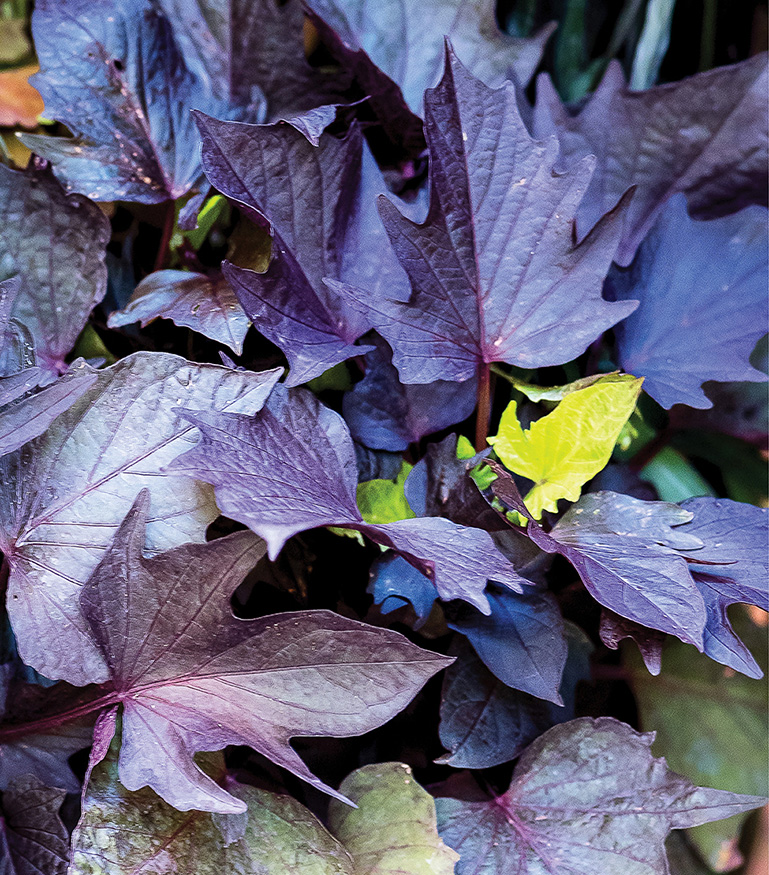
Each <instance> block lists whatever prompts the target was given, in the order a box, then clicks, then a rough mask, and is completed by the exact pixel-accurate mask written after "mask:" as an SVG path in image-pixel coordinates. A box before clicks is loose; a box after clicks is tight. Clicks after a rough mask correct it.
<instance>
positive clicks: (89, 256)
mask: <svg viewBox="0 0 769 875" xmlns="http://www.w3.org/2000/svg"><path fill="white" fill-rule="evenodd" d="M0 223H1V224H2V229H3V231H2V235H0V280H5V279H8V278H9V277H12V276H18V277H19V283H20V284H19V288H18V290H17V292H16V296H15V298H14V300H13V304H12V306H11V310H10V314H9V315H10V317H11V318H14V319H18V320H19V321H20V322H22V323H23V324H24V325H25V326H26V327H27V328H28V329H29V331H30V332H31V334H32V337H33V339H34V344H35V349H36V353H37V357H38V360H39V361H38V364H39V365H40V366H41V367H42V368H43V369H45V370H46V371H52V372H54V373H61V372H62V371H64V370H66V367H67V366H66V365H65V364H64V360H65V358H66V356H67V355H68V354H69V353H70V352H71V350H72V347H73V346H74V345H75V341H76V340H77V337H78V335H79V334H80V332H81V331H82V330H83V326H84V325H85V323H86V320H87V319H88V314H89V313H90V312H91V310H92V309H93V308H94V307H95V306H96V304H98V303H99V301H101V299H102V298H103V297H104V293H105V292H106V290H107V268H106V265H105V261H104V259H105V253H106V248H107V243H108V242H109V239H110V225H109V222H108V221H107V219H106V217H105V216H104V214H103V213H102V211H101V210H100V209H99V208H98V207H97V206H96V204H93V203H91V202H90V201H89V200H88V199H87V198H85V197H83V196H82V195H79V194H72V195H68V194H67V193H66V192H65V191H64V189H63V188H62V187H61V185H60V184H59V183H58V182H57V181H56V179H55V178H54V176H53V174H52V173H51V170H50V168H48V167H46V166H45V163H44V162H36V163H33V164H32V165H31V166H30V167H28V168H27V169H26V170H11V169H10V168H9V167H6V166H5V165H3V164H0Z"/></svg>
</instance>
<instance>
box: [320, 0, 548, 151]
mask: <svg viewBox="0 0 769 875" xmlns="http://www.w3.org/2000/svg"><path fill="white" fill-rule="evenodd" d="M306 5H307V7H308V9H309V11H310V14H311V20H312V21H313V22H314V23H315V25H316V27H317V28H318V29H319V31H320V33H321V36H322V38H323V40H324V42H325V43H326V44H327V45H328V46H329V48H330V49H331V52H332V53H333V54H334V55H335V56H336V58H337V60H338V61H339V62H340V63H341V64H342V65H343V66H344V67H345V68H346V69H348V70H349V71H351V72H352V73H353V74H354V75H355V78H356V79H357V82H358V85H359V87H360V88H361V89H362V91H363V93H365V94H366V95H368V102H369V104H370V106H371V107H372V109H373V110H374V113H375V114H376V115H377V116H378V118H379V120H380V122H381V123H382V124H383V125H384V127H385V129H386V130H387V132H388V134H389V136H390V137H391V139H393V140H394V141H395V142H396V143H399V144H402V145H403V146H404V147H405V148H406V149H407V150H409V151H415V152H417V153H418V152H419V151H420V146H422V145H423V140H422V130H421V120H420V119H419V116H420V115H421V114H422V100H423V96H424V93H425V89H426V88H432V87H433V86H434V85H436V84H437V82H438V80H439V78H440V75H441V69H442V67H443V45H444V40H445V39H446V38H447V37H448V38H449V39H450V40H451V42H452V44H453V45H454V47H455V49H456V51H457V54H458V55H459V58H460V60H461V61H462V62H463V63H464V64H465V65H466V66H467V67H468V69H469V70H470V71H471V72H472V73H473V74H474V75H475V76H477V77H478V78H479V79H480V80H481V81H482V82H485V83H486V84H487V85H490V86H491V87H494V88H495V87H497V86H498V85H501V84H502V82H504V81H505V80H506V79H512V80H514V81H516V82H518V83H519V84H520V85H521V86H524V87H525V86H526V85H527V84H528V82H529V80H530V79H531V77H532V74H533V73H534V70H535V69H536V68H537V65H538V64H539V61H540V58H541V57H542V50H543V48H544V45H545V43H546V41H547V39H548V37H549V36H550V34H551V33H552V32H553V28H554V26H553V25H548V26H546V27H544V28H542V29H541V30H540V31H539V33H537V34H536V35H535V36H534V37H532V38H530V39H521V38H516V37H511V36H509V35H508V34H505V33H502V32H501V31H500V30H499V26H498V25H497V21H496V13H495V8H494V4H493V2H491V0H471V2H467V0H448V2H445V0H438V2H436V0H425V2H422V3H404V2H402V0H385V2H375V0H363V2H350V0H309V2H308V3H307V4H306Z"/></svg>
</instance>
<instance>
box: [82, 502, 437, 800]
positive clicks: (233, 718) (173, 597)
mask: <svg viewBox="0 0 769 875" xmlns="http://www.w3.org/2000/svg"><path fill="white" fill-rule="evenodd" d="M148 506H149V494H148V493H147V492H142V493H141V494H140V496H139V498H138V499H137V501H136V502H135V504H134V506H133V507H132V509H131V511H130V512H129V513H128V515H127V516H126V519H125V520H124V522H123V523H122V524H121V526H120V528H119V529H118V531H117V532H116V533H115V537H114V539H113V541H112V543H111V545H110V546H109V548H108V549H107V551H106V552H105V554H104V556H103V557H102V560H101V562H100V563H99V565H98V567H97V568H96V570H95V571H94V573H93V575H92V577H91V578H90V579H89V581H88V583H87V584H86V586H85V587H84V588H83V591H82V595H81V605H82V609H83V613H84V614H85V616H86V618H87V620H88V623H89V625H90V627H91V629H92V632H93V635H94V637H95V640H96V642H97V645H98V648H99V651H100V653H101V655H102V659H103V661H104V664H105V667H106V668H108V671H109V676H110V678H111V681H112V683H113V685H114V689H115V698H116V699H117V701H119V702H121V703H122V708H123V712H122V747H121V751H120V760H119V773H120V781H121V783H122V784H123V785H124V786H125V787H126V788H127V789H129V790H138V789H139V788H141V787H144V786H150V787H152V789H153V790H155V792H156V793H158V794H159V795H160V796H162V797H163V799H165V800H166V802H168V803H170V804H171V805H173V806H174V807H176V808H179V809H181V810H188V809H190V808H197V809H200V810H203V811H218V812H221V813H236V812H240V811H244V810H245V808H246V806H245V804H244V803H243V802H242V801H241V800H238V799H236V798H234V797H233V796H231V795H230V794H229V793H228V792H227V791H226V790H224V789H223V788H221V787H220V786H219V785H218V784H216V783H215V782H214V781H213V780H212V779H211V778H209V777H208V776H207V775H205V774H204V773H203V772H202V771H201V770H200V769H199V768H198V767H197V766H196V765H195V763H194V762H193V755H194V754H195V753H197V752H198V751H200V750H220V749H222V748H224V747H225V746H226V745H228V744H247V745H250V746H252V747H253V748H254V749H255V750H257V751H259V752H260V753H261V754H263V755H265V756H267V757H269V758H270V759H271V760H273V762H276V763H278V764H279V765H281V766H283V767H284V768H286V769H288V770H289V771H291V772H293V773H294V774H295V775H298V776H300V777H301V778H303V779H304V780H306V781H308V782H309V783H311V784H312V785H313V786H315V787H318V788H319V789H321V790H324V791H325V792H327V793H330V794H331V795H333V796H335V797H337V798H341V799H344V797H341V796H340V794H338V793H336V792H335V791H334V790H332V789H331V788H330V787H328V786H326V785H325V784H324V783H323V782H322V781H320V780H319V779H318V778H316V777H315V776H314V775H313V774H312V773H311V772H310V771H309V770H308V769H307V767H306V766H305V765H304V763H303V762H302V760H301V759H300V758H299V757H298V755H297V754H296V753H295V752H294V750H293V748H292V747H291V744H290V740H291V738H292V737H294V736H301V735H304V736H318V735H334V736H341V737H344V736H349V735H357V734H362V733H364V732H368V731H370V730H372V729H374V728H376V727H377V726H380V725H381V724H382V723H384V722H386V721H387V720H389V719H390V718H391V717H393V716H394V715H395V714H397V713H398V712H399V711H400V710H401V709H402V708H404V707H405V706H406V705H407V704H408V702H409V701H410V700H411V699H412V698H413V696H414V695H415V694H416V693H417V692H418V690H419V689H420V688H421V687H422V685H423V684H424V683H425V682H426V681H427V680H428V679H429V678H430V677H431V676H432V675H433V674H435V672H437V671H439V670H440V669H442V668H444V667H445V666H446V665H448V664H449V662H450V661H449V660H448V659H447V658H446V657H443V656H440V655H438V654H435V653H430V652H429V651H425V650H422V649H421V648H419V647H417V646H416V645H413V644H411V643H410V642H409V641H408V640H407V639H406V638H404V637H403V636H401V635H399V634H398V633H396V632H391V631H389V630H386V629H378V628H375V627H371V626H365V625H364V624H363V623H358V622H356V621H353V620H347V619H345V618H343V617H340V616H337V615H336V614H332V613H331V612H330V611H306V612H301V613H285V614H276V615H272V616H269V617H264V618H262V619H260V620H252V621H243V620H239V619H236V618H235V617H234V616H233V614H232V611H231V608H230V603H229V597H230V596H231V594H232V592H233V590H234V589H235V588H236V586H237V585H238V584H239V583H240V582H241V581H242V579H243V577H244V576H245V574H246V573H247V572H248V571H249V570H250V569H251V568H253V566H254V565H255V564H256V562H257V561H258V560H259V558H260V557H261V556H263V555H264V552H265V545H264V544H263V542H261V541H259V540H258V539H257V538H256V537H255V536H254V535H253V534H252V533H251V532H236V533H235V534H234V535H230V536H228V537H226V538H222V539H219V540H215V541H212V542H210V543H207V544H185V545H183V546H181V547H176V548H174V549H172V550H169V551H167V552H165V553H161V554H159V555H157V556H155V557H154V558H145V557H144V556H143V552H142V551H143V546H144V540H145V526H146V517H147V510H148ZM137 606H138V607H137ZM129 608H130V610H129Z"/></svg>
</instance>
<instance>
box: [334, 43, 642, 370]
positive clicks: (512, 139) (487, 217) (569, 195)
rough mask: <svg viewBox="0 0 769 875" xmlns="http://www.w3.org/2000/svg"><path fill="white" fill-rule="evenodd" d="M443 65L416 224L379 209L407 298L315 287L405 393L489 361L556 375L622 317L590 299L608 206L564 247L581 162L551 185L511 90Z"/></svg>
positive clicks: (606, 259) (550, 161)
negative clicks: (423, 207) (362, 331)
mask: <svg viewBox="0 0 769 875" xmlns="http://www.w3.org/2000/svg"><path fill="white" fill-rule="evenodd" d="M447 57H448V65H447V68H446V72H445V73H444V76H443V79H442V80H441V82H440V84H439V85H438V86H437V87H436V88H435V89H433V90H431V91H430V92H428V94H427V98H426V104H425V131H426V135H427V141H428V146H429V150H430V172H431V188H430V210H429V213H428V216H427V220H426V221H425V223H424V224H422V225H415V224H414V223H413V222H412V221H411V220H410V219H408V218H406V217H405V216H403V215H402V214H401V213H399V211H398V209H397V208H396V207H395V206H394V205H393V204H392V203H390V202H388V201H387V200H380V213H381V215H382V219H383V222H384V224H385V227H386V229H387V232H388V234H389V235H390V239H391V240H392V243H393V246H394V248H395V251H396V254H397V255H398V258H399V259H400V261H401V263H402V264H403V266H404V268H405V269H406V272H407V273H408V275H409V279H410V280H411V284H412V288H413V293H412V297H411V299H410V300H409V302H408V303H407V304H404V303H402V302H400V301H394V300H392V298H391V297H389V296H388V298H385V299H382V300H380V299H378V298H376V297H374V296H372V295H371V294H370V293H369V291H368V290H367V289H365V288H364V289H361V288H353V287H352V285H353V284H352V283H348V284H344V283H342V284H340V283H336V282H330V281H329V282H330V284H331V286H332V288H335V289H337V290H338V291H339V293H340V294H345V295H346V296H347V297H348V298H349V300H350V302H351V303H352V304H354V305H355V306H357V307H359V308H360V310H361V312H362V313H364V314H365V318H367V319H368V320H370V321H371V323H373V325H374V327H375V328H376V329H377V331H378V332H379V333H380V334H381V335H382V336H383V337H384V338H385V339H386V340H387V342H388V343H389V344H390V346H391V348H392V350H393V362H394V364H395V366H396V367H397V369H398V372H399V373H400V377H401V380H402V381H403V382H406V383H430V382H432V381H434V380H438V379H445V380H457V381H462V380H467V379H470V378H471V377H472V376H473V375H474V374H475V373H476V370H477V367H478V365H479V364H482V363H489V362H498V361H504V362H508V363H510V364H516V365H520V366H522V367H527V368H530V367H538V366H544V365H554V364H561V363H563V362H565V361H568V360H569V359H572V358H574V357H575V356H577V355H579V354H580V353H581V352H583V351H584V349H585V348H586V347H587V346H588V344H589V343H591V342H592V341H593V340H595V339H596V337H598V336H599V335H600V334H601V333H602V332H603V331H604V330H606V329H607V328H609V327H610V326H611V325H613V324H614V323H615V322H617V321H619V320H620V319H622V318H623V317H624V316H627V315H628V314H629V313H630V312H632V310H633V309H635V305H634V304H632V303H630V302H628V301H622V302H616V303H609V302H607V301H604V300H603V298H602V297H601V287H602V284H603V280H604V277H605V276H606V272H607V271H608V269H609V265H610V264H611V259H612V256H613V255H614V252H615V249H616V245H617V242H618V239H619V234H620V231H621V228H620V225H621V221H622V217H621V214H622V208H621V207H618V208H617V211H614V212H612V213H611V214H609V215H607V216H606V217H605V218H604V219H603V220H602V221H601V222H600V223H599V224H598V226H597V227H596V228H595V230H594V231H593V232H592V233H591V234H590V236H589V237H588V238H587V239H586V240H585V241H583V243H582V244H581V245H579V246H575V245H574V240H573V218H574V214H575V212H576V209H577V206H578V205H579V202H580V200H581V198H582V194H583V192H584V189H585V187H586V186H587V184H588V182H589V180H590V177H591V174H592V166H593V163H592V159H586V160H585V161H582V162H581V163H580V164H579V165H577V166H576V167H574V168H573V169H572V171H571V172H569V173H567V174H565V175H561V176H559V175H556V174H555V173H554V172H553V167H554V164H555V161H556V157H557V147H556V144H555V142H554V141H553V140H550V141H549V142H547V143H538V142H536V141H534V140H532V139H531V137H530V136H529V134H528V132H527V131H526V128H525V126H524V124H523V121H522V120H521V117H520V114H519V112H518V107H517V103H516V95H515V89H514V88H513V86H512V85H511V84H510V83H508V84H507V85H505V86H503V87H502V88H500V89H498V90H492V89H490V88H487V87H486V86H485V85H484V84H483V83H482V82H481V81H479V80H478V79H476V78H474V77H473V76H472V75H471V74H470V73H469V72H468V71H467V70H466V69H465V68H464V67H463V66H462V64H461V63H460V62H459V61H458V60H457V58H456V56H455V55H454V54H453V52H451V51H450V49H447Z"/></svg>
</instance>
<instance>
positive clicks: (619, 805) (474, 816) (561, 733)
mask: <svg viewBox="0 0 769 875" xmlns="http://www.w3.org/2000/svg"><path fill="white" fill-rule="evenodd" d="M653 739H654V735H653V734H651V733H650V734H646V735H644V734H641V733H638V732H635V731H634V730H633V729H631V728H630V727H629V726H626V725H625V724H624V723H620V722H619V721H617V720H614V719H612V718H610V717H600V718H598V719H597V720H593V719H591V718H588V717H583V718H580V719H578V720H572V721H571V722H569V723H562V724H561V725H560V726H556V727H554V728H553V729H550V730H548V731H547V732H546V733H545V734H544V735H542V736H540V737H539V738H538V739H537V740H536V741H535V742H534V743H533V744H532V745H531V746H530V747H529V748H527V750H526V751H525V752H524V754H523V756H522V757H521V759H520V760H519V761H518V765H517V766H516V769H515V772H514V773H513V781H512V783H511V785H510V789H509V790H508V791H507V792H506V793H505V794H504V795H502V796H498V797H497V798H495V799H491V800H489V801H488V802H463V801H460V800H457V799H438V800H436V806H437V809H438V829H439V831H440V833H441V836H442V837H443V839H444V841H445V842H446V843H447V844H448V845H449V846H450V847H453V848H454V850H456V851H457V852H458V853H459V855H460V862H459V864H458V866H457V870H456V871H457V875H469V873H471V872H473V873H483V875H513V873H516V875H535V873H537V875H539V873H542V872H548V873H549V872H559V873H561V872H563V873H569V875H615V873H616V872H617V871H618V870H621V869H623V868H627V866H628V865H629V861H632V865H633V870H632V871H633V872H634V875H635V873H637V875H667V872H668V868H667V860H666V858H665V847H664V841H665V838H666V836H667V835H668V833H669V832H670V830H671V829H682V828H686V827H689V826H694V825H696V824H701V823H707V822H708V821H711V820H718V819H720V818H723V817H728V816H729V815H732V814H738V813H740V812H743V811H750V810H751V809H753V808H757V807H759V806H760V805H762V804H763V803H764V801H765V800H764V799H763V797H758V796H741V795H738V794H736V793H729V792H727V791H724V790H710V789H705V788H700V787H696V786H695V785H694V784H692V783H691V782H690V781H689V780H688V779H686V778H683V777H681V776H680V775H676V774H675V773H674V772H671V771H670V770H669V769H668V768H667V765H666V763H665V761H664V760H657V759H655V758H654V757H653V756H652V754H651V751H650V747H651V744H652V741H653ZM492 836H493V839H491V840H490V837H492Z"/></svg>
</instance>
